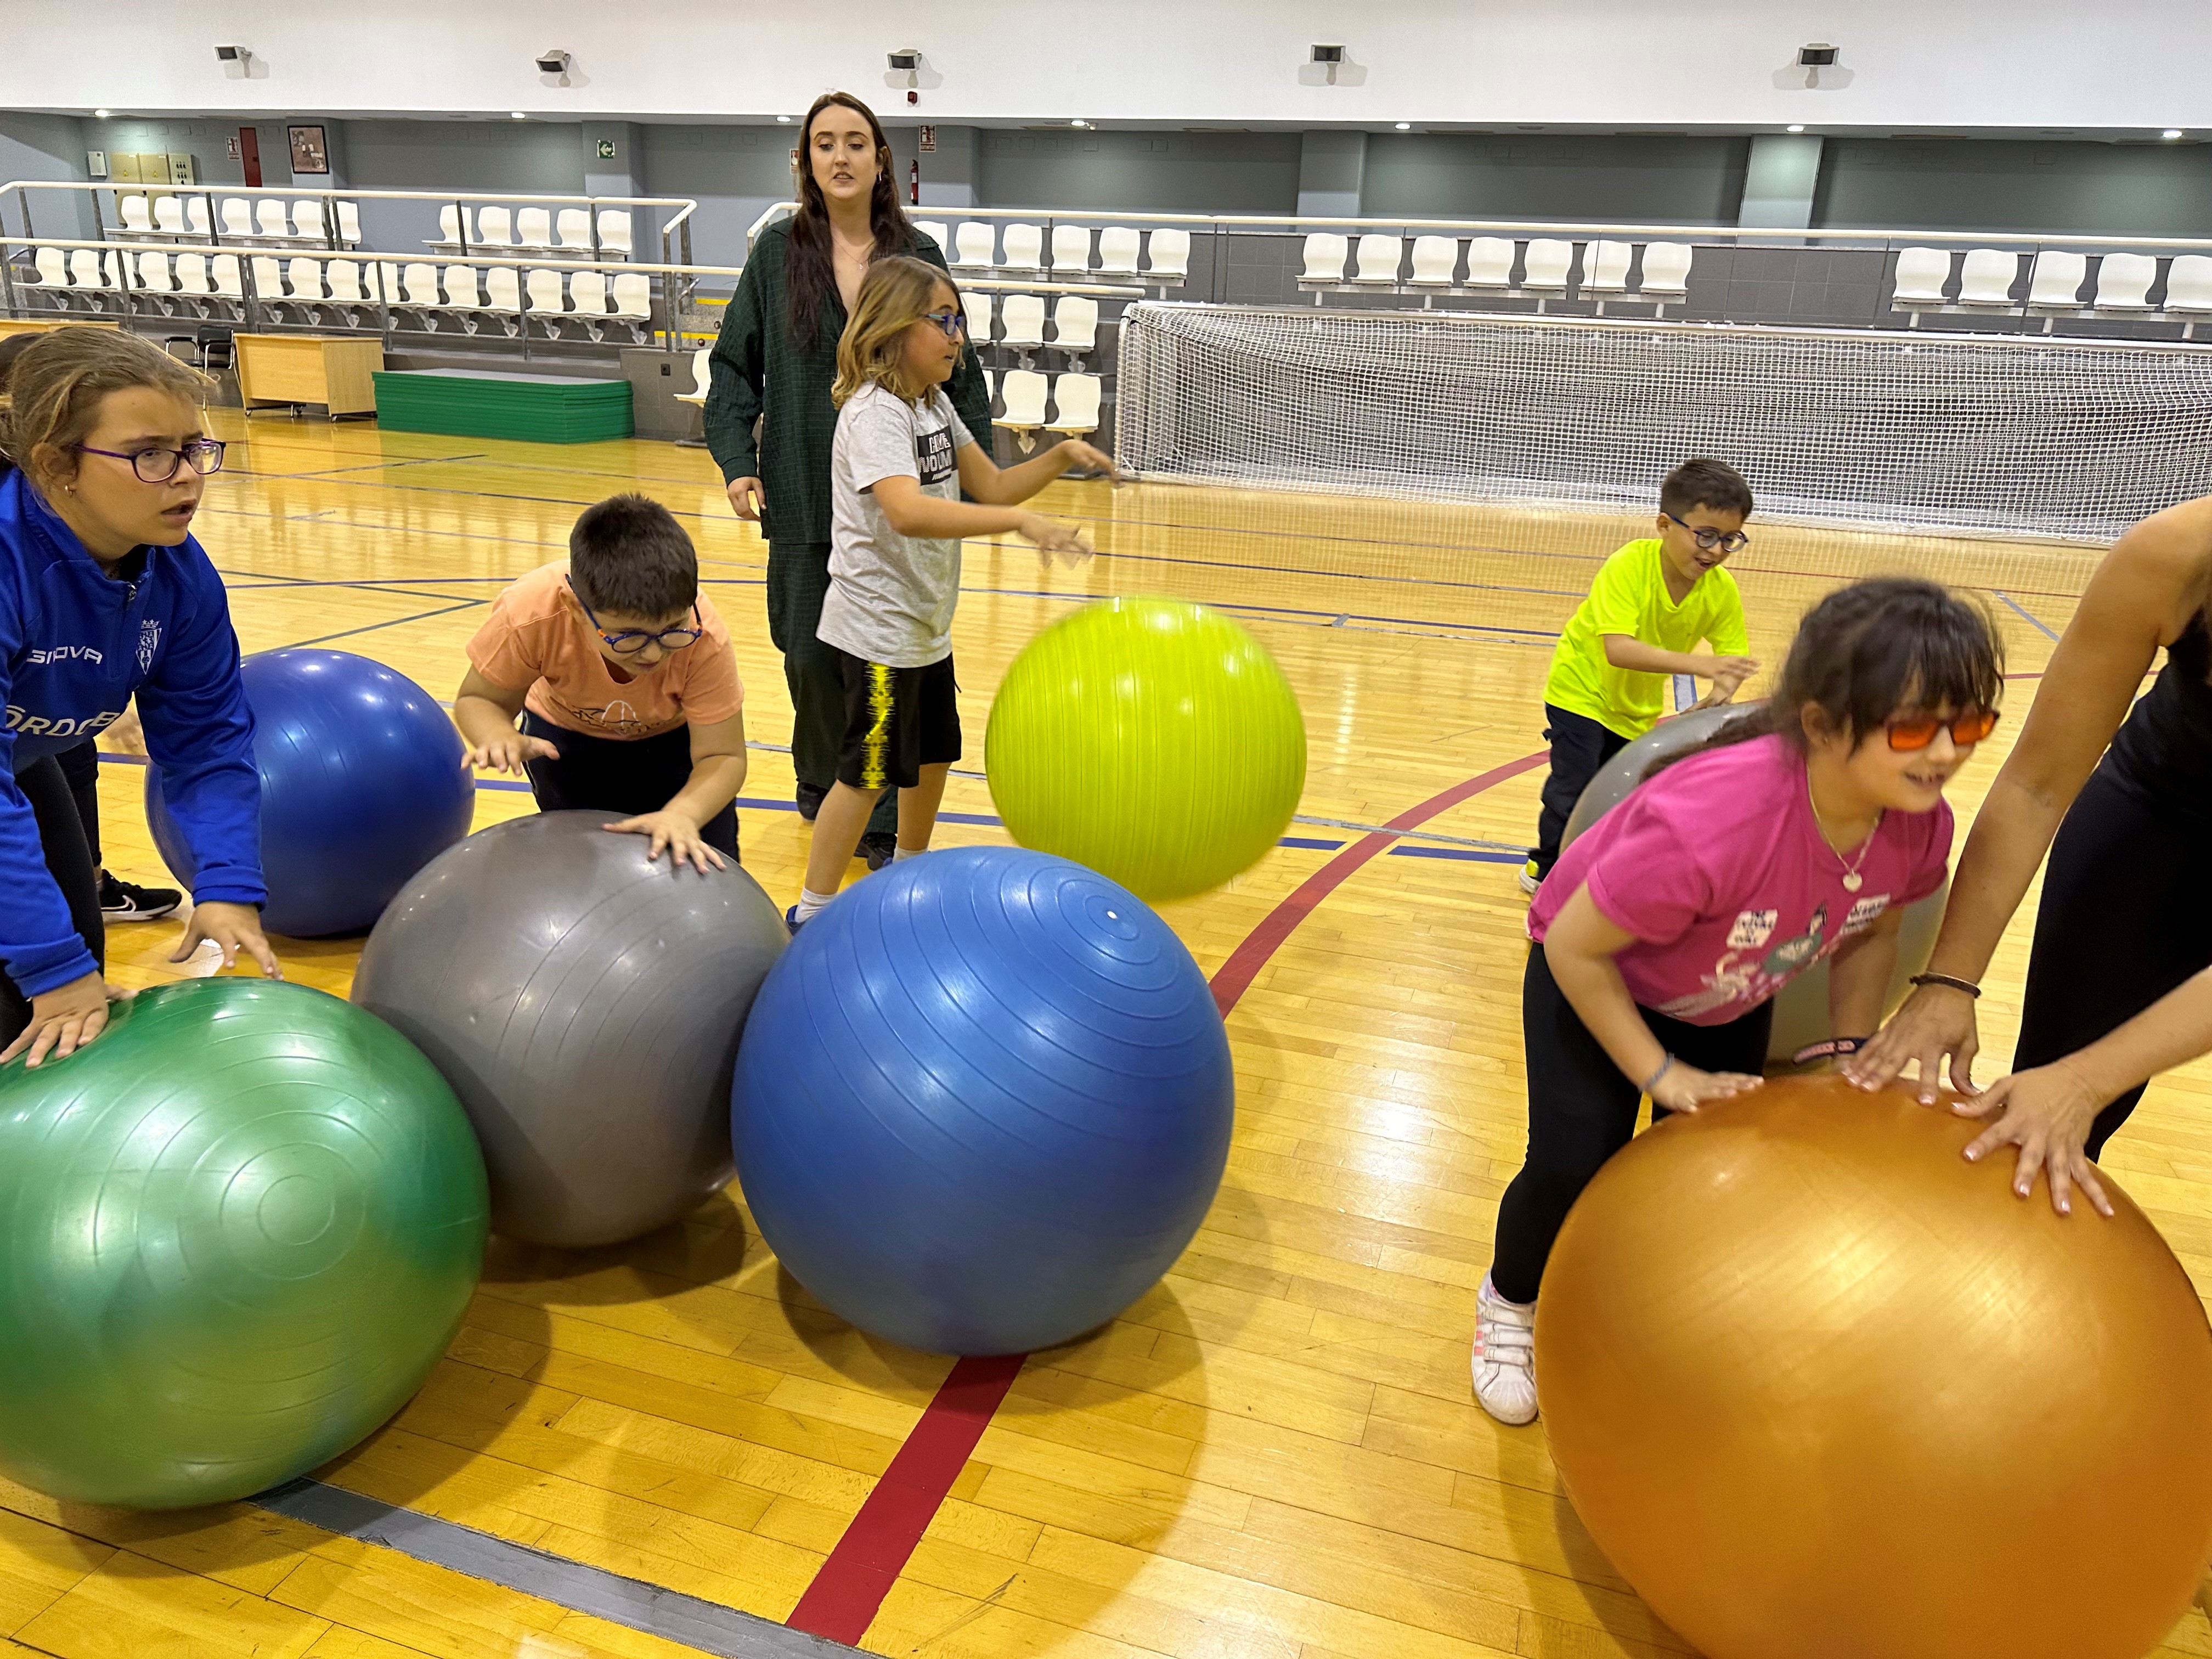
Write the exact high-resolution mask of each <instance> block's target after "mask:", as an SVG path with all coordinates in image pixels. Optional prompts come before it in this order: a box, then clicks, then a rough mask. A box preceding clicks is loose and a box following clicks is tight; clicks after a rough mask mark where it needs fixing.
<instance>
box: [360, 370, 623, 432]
mask: <svg viewBox="0 0 2212 1659" xmlns="http://www.w3.org/2000/svg"><path fill="white" fill-rule="evenodd" d="M376 422H377V424H378V425H379V426H380V427H381V428H384V429H385V430H386V431H387V432H446V433H451V434H453V435H456V436H459V437H465V438H520V439H523V440H525V441H528V442H531V443H540V444H586V443H593V442H596V441H599V440H600V439H602V438H627V437H629V435H630V432H631V427H630V404H629V381H628V380H580V379H578V378H577V377H575V376H574V375H567V374H495V373H492V372H489V371H483V370H477V369H467V368H422V369H407V370H397V369H380V370H379V371H378V372H377V376H376Z"/></svg>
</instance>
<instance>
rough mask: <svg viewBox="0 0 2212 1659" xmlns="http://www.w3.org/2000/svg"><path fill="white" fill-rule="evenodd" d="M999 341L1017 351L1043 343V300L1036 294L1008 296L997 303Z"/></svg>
mask: <svg viewBox="0 0 2212 1659" xmlns="http://www.w3.org/2000/svg"><path fill="white" fill-rule="evenodd" d="M999 341H1000V344H1002V345H1009V346H1012V347H1013V348H1014V349H1016V350H1017V351H1027V350H1029V349H1032V348H1034V347H1036V346H1041V345H1042V344H1043V343H1044V299H1043V296H1042V295H1036V294H1009V295H1006V298H1005V299H1003V300H1001V301H1000V302H999Z"/></svg>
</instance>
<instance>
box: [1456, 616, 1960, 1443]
mask: <svg viewBox="0 0 2212 1659" xmlns="http://www.w3.org/2000/svg"><path fill="white" fill-rule="evenodd" d="M2003 678H2004V676H2003V663H2002V647H2001V646H2000V644H1999V642H1998V639H1997V635H1996V629H1995V627H1994V626H1993V625H1992V623H1990V619H1989V617H1987V616H1985V615H1984V613H1983V612H1982V611H1979V610H1978V609H1977V608H1976V607H1975V606H1974V605H1971V604H1969V603H1967V602H1966V600H1964V599H1960V598H1959V597H1957V596H1956V595H1954V594H1952V593H1949V592H1946V591H1945V590H1944V589H1942V588H1941V587H1939V586H1936V585H1935V584H1934V583H1932V582H1924V581H1917V580H1909V579H1904V578H1887V579H1884V580H1877V581H1867V582H1859V583H1857V584H1855V585H1854V586H1850V587H1846V588H1844V589H1841V590H1840V591H1838V592H1834V593H1831V594H1830V595H1829V596H1828V597H1827V598H1826V599H1823V600H1821V601H1820V604H1818V605H1814V607H1813V609H1812V610H1811V611H1808V613H1807V614H1806V617H1805V619H1804V621H1803V622H1802V623H1801V624H1800V625H1799V627H1798V629H1797V637H1796V641H1795V642H1794V643H1793V644H1792V645H1791V646H1790V655H1789V658H1788V659H1787V660H1786V661H1785V662H1784V664H1783V665H1782V669H1781V671H1780V672H1779V674H1778V676H1777V677H1776V680H1775V684H1774V690H1773V693H1772V696H1771V698H1770V699H1769V701H1768V702H1766V703H1765V705H1764V706H1763V707H1762V708H1758V709H1755V710H1751V711H1747V713H1746V714H1743V715H1742V716H1741V717H1740V718H1738V719H1736V720H1730V721H1729V723H1728V724H1727V725H1726V726H1724V727H1723V729H1722V730H1721V731H1720V732H1718V733H1717V735H1716V736H1715V737H1714V738H1712V739H1711V741H1710V742H1709V743H1708V744H1705V747H1704V748H1702V749H1699V750H1692V751H1691V752H1690V753H1689V754H1688V755H1687V756H1686V757H1682V758H1681V759H1680V760H1679V761H1677V762H1674V763H1671V764H1668V765H1666V766H1665V767H1664V768H1663V769H1661V770H1658V771H1656V772H1655V773H1652V774H1649V775H1647V777H1646V781H1644V783H1642V784H1640V785H1639V786H1638V787H1637V788H1636V790H1635V791H1634V792H1633V793H1632V794H1630V795H1629V797H1628V799H1626V800H1625V801H1623V802H1622V803H1621V804H1620V805H1619V806H1617V807H1615V808H1614V809H1613V811H1610V812H1608V813H1607V814H1606V815H1605V816H1604V817H1601V818H1600V819H1599V820H1598V821H1597V823H1595V824H1593V825H1592V826H1591V827H1590V828H1589V829H1588V830H1587V831H1586V832H1584V834H1583V836H1581V838H1580V839H1578V840H1577V841H1576V842H1575V843H1574V844H1573V845H1572V846H1571V847H1570V848H1568V849H1567V851H1566V852H1565V854H1564V855H1563V856H1562V857H1561V858H1560V860H1559V863H1558V865H1557V866H1555V867H1554V868H1553V872H1552V874H1551V877H1550V878H1549V879H1548V880H1547V881H1546V882H1545V883H1544V886H1543V890H1542V891H1541V893H1539V894H1538V895H1537V897H1536V902H1535V903H1534V905H1533V906H1532V907H1531V908H1530V909H1529V913H1528V936H1529V938H1530V939H1532V940H1533V941H1534V944H1533V945H1532V946H1531V947H1530V950H1529V952H1528V970H1527V973H1526V975H1525V976H1524V978H1523V981H1522V998H1521V1024H1522V1042H1523V1045H1524V1047H1525V1048H1526V1051H1527V1054H1528V1160H1527V1162H1526V1163H1524V1164H1522V1168H1521V1172H1520V1174H1518V1175H1516V1176H1515V1177H1514V1178H1513V1182H1512V1185H1511V1186H1510V1187H1509V1188H1506V1192H1505V1196H1504V1200H1502V1201H1501V1202H1500V1204H1499V1206H1498V1236H1497V1245H1496V1249H1495V1252H1494V1255H1493V1257H1492V1263H1491V1269H1490V1273H1489V1275H1488V1276H1487V1277H1486V1279H1484V1280H1483V1284H1482V1290H1481V1293H1480V1297H1479V1299H1478V1303H1477V1310H1478V1314H1477V1322H1476V1328H1475V1340H1474V1391H1475V1397H1476V1398H1477V1399H1478V1400H1480V1401H1481V1402H1482V1406H1483V1408H1484V1409H1485V1410H1486V1411H1487V1412H1489V1413H1490V1414H1491V1415H1492V1417H1495V1418H1497V1419H1499V1420H1500V1421H1501V1422H1506V1423H1526V1422H1528V1421H1529V1420H1530V1419H1533V1418H1534V1416H1535V1415H1536V1380H1535V1370H1534V1363H1533V1340H1534V1328H1535V1314H1536V1307H1535V1304H1536V1294H1537V1289H1538V1286H1539V1285H1540V1284H1541V1281H1542V1279H1543V1274H1544V1263H1545V1261H1546V1259H1547V1257H1548V1256H1549V1255H1551V1250H1552V1242H1553V1239H1555V1238H1557V1237H1559V1227H1560V1225H1561V1224H1562V1223H1563V1222H1564V1221H1565V1219H1566V1216H1567V1211H1568V1209H1569V1208H1570V1207H1571V1206H1572V1205H1573V1203H1574V1201H1575V1200H1576V1198H1577V1197H1578V1196H1579V1195H1580V1194H1581V1193H1582V1190H1583V1188H1584V1187H1585V1186H1587V1185H1589V1181H1590V1178H1591V1177H1592V1176H1595V1175H1596V1174H1597V1172H1598V1169H1599V1166H1601V1164H1604V1162H1605V1161H1606V1159H1607V1158H1610V1157H1612V1156H1613V1153H1615V1152H1619V1151H1620V1148H1621V1147H1623V1146H1626V1145H1627V1144H1628V1139H1629V1137H1630V1136H1631V1135H1632V1134H1633V1133H1635V1128H1636V1114H1637V1108H1638V1101H1639V1100H1640V1098H1641V1097H1643V1096H1644V1095H1647V1094H1648V1095H1649V1096H1650V1097H1651V1106H1652V1111H1653V1115H1655V1116H1663V1115H1665V1114H1667V1113H1668V1112H1670V1111H1674V1112H1693V1111H1695V1110H1697V1109H1698V1107H1699V1103H1702V1102H1705V1101H1709V1100H1720V1099H1724V1098H1726V1097H1728V1096H1730V1095H1734V1094H1737V1093H1740V1092H1741V1091H1744V1090H1747V1089H1755V1088H1757V1087H1758V1086H1759V1081H1760V1079H1759V1072H1760V1069H1761V1067H1762V1066H1763V1065H1764V1064H1765V1059H1766V1042H1767V1032H1768V1029H1769V1027H1770V1026H1771V1024H1773V1013H1774V1011H1773V1005H1772V998H1773V996H1774V994H1775V993H1776V992H1778V991H1779V990H1780V989H1781V988H1782V987H1783V986H1784V985H1785V984H1787V983H1788V982H1789V981H1790V979H1791V978H1792V977H1794V976H1795V975H1797V974H1800V973H1802V972H1803V971H1804V969H1806V968H1808V967H1809V966H1810V965H1811V964H1812V963H1814V962H1817V961H1819V960H1820V959H1821V958H1822V957H1829V958H1831V959H1832V967H1831V969H1830V972H1829V981H1828V982H1829V1008H1830V1012H1831V1016H1832V1021H1833V1029H1834V1030H1835V1031H1836V1032H1837V1033H1838V1036H1844V1035H1846V1034H1849V1035H1850V1036H1857V1037H1863V1036H1871V1035H1872V1033H1873V1031H1874V1030H1875V1027H1876V1026H1877V1025H1878V1024H1881V999H1882V993H1883V991H1884V990H1885V988H1886V987H1887V985H1888V983H1889V976H1890V973H1891V970H1892V969H1893V967H1894V965H1895V963H1896V958H1897V928H1898V924H1899V920H1900V918H1901V916H1902V914H1903V911H1904V908H1905V906H1906V905H1908V904H1910V903H1911V902H1913V901H1914V900H1916V899H1918V898H1922V897H1924V896H1927V895H1928V894H1929V893H1932V892H1934V891H1935V890H1936V888H1938V887H1940V886H1941V885H1942V882H1943V875H1944V868H1945V860H1946V859H1947V858H1948V855H1949V853H1950V848H1951V809H1950V808H1949V807H1948V806H1947V805H1944V802H1943V787H1944V785H1945V784H1946V783H1947V782H1948V781H1949V780H1950V778H1951V775H1953V774H1954V773H1955V772H1956V771H1957V770H1958V769H1959V768H1960V766H1962V765H1963V764H1965V763H1966V757H1967V756H1968V755H1970V754H1972V752H1973V747H1974V745H1975V744H1977V743H1978V742H1980V741H1981V739H1982V738H1985V737H1987V736H1988V735H1989V733H1990V728H1991V727H1992V726H1995V724H1996V705H1997V698H1998V695H1999V693H2000V691H2001V690H2002V687H2003Z"/></svg>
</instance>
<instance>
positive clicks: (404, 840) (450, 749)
mask: <svg viewBox="0 0 2212 1659" xmlns="http://www.w3.org/2000/svg"><path fill="white" fill-rule="evenodd" d="M243 673H244V676H245V680H246V702H248V703H249V704H251V705H252V709H253V723H254V731H253V763H254V766H255V768H256V769H257V770H258V771H259V772H260V774H261V864H262V869H263V872H264V875H265V876H266V877H267V878H268V882H269V902H268V903H267V904H266V905H265V906H264V908H263V910H262V915H261V921H262V925H263V926H264V927H266V928H268V930H269V931H270V933H289V934H291V935H292V936H293V937H295V938H300V939H313V938H316V937H319V936H320V935H322V934H325V933H359V932H361V931H362V929H363V928H366V927H370V926H372V925H374V922H375V921H376V919H377V917H378V916H379V915H382V914H383V911H384V907H385V906H386V904H388V903H390V902H392V896H393V895H394V894H396V893H398V891H399V890H400V889H401V888H402V887H404V886H405V885H406V884H408V882H409V881H410V880H412V879H413V878H414V876H415V874H416V872H417V871H419V870H421V869H422V866H424V865H426V864H428V862H429V861H430V860H432V859H434V858H435V857H437V856H438V854H441V853H442V852H444V851H445V850H446V848H448V847H451V846H452V845H453V843H454V842H457V841H459V840H460V838H461V837H462V836H465V835H467V834H468V833H469V821H470V819H471V817H472V816H473V815H474V813H475V811H476V787H475V784H474V781H472V780H471V778H470V776H469V775H468V773H467V772H465V770H463V769H462V766H461V756H462V752H463V751H462V748H461V737H460V733H459V732H456V731H455V730H454V729H453V721H452V720H448V719H447V717H446V711H445V710H444V709H442V708H439V707H438V703H437V700H436V699H435V697H433V696H431V695H430V694H429V693H428V692H427V691H425V690H423V689H422V687H421V686H419V685H417V684H415V682H414V681H412V680H410V679H409V678H407V677H406V676H405V675H404V674H402V673H400V672H398V671H397V670H394V669H391V668H386V666H385V665H383V664H382V663H380V662H372V661H371V660H370V659H368V658H367V657H356V656H355V655H354V654H353V653H351V652H348V651H319V650H313V649H311V648H306V647H301V648H299V649H295V650H290V651H268V652H264V653H261V654H260V655H258V656H252V657H248V658H247V659H246V661H245V664H244V665H243ZM146 821H147V823H149V824H150V825H151V826H152V828H153V831H154V844H155V846H156V847H158V848H160V849H161V859H162V861H163V862H164V863H166V864H167V866H169V868H170V870H171V871H172V872H173V873H174V874H175V876H176V878H177V879H178V880H179V881H180V882H182V883H183V884H185V887H186V888H187V889H190V888H191V884H192V877H193V875H194V873H195V872H196V871H197V867H198V866H197V862H196V861H195V860H194V859H193V857H192V853H191V848H190V846H188V845H187V844H186V843H185V838H184V836H183V834H182V833H181V832H180V831H179V829H178V827H177V823H176V820H175V819H174V818H173V817H170V815H169V809H168V805H167V803H166V802H165V801H164V800H163V799H162V798H161V769H160V768H159V767H156V766H151V765H149V766H148V767H147V769H146Z"/></svg>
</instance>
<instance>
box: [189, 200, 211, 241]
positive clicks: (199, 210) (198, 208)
mask: <svg viewBox="0 0 2212 1659" xmlns="http://www.w3.org/2000/svg"><path fill="white" fill-rule="evenodd" d="M185 229H186V230H187V231H189V232H190V233H191V234H192V235H194V236H205V235H206V234H209V233H208V198H207V197H204V196H188V197H185Z"/></svg>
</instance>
